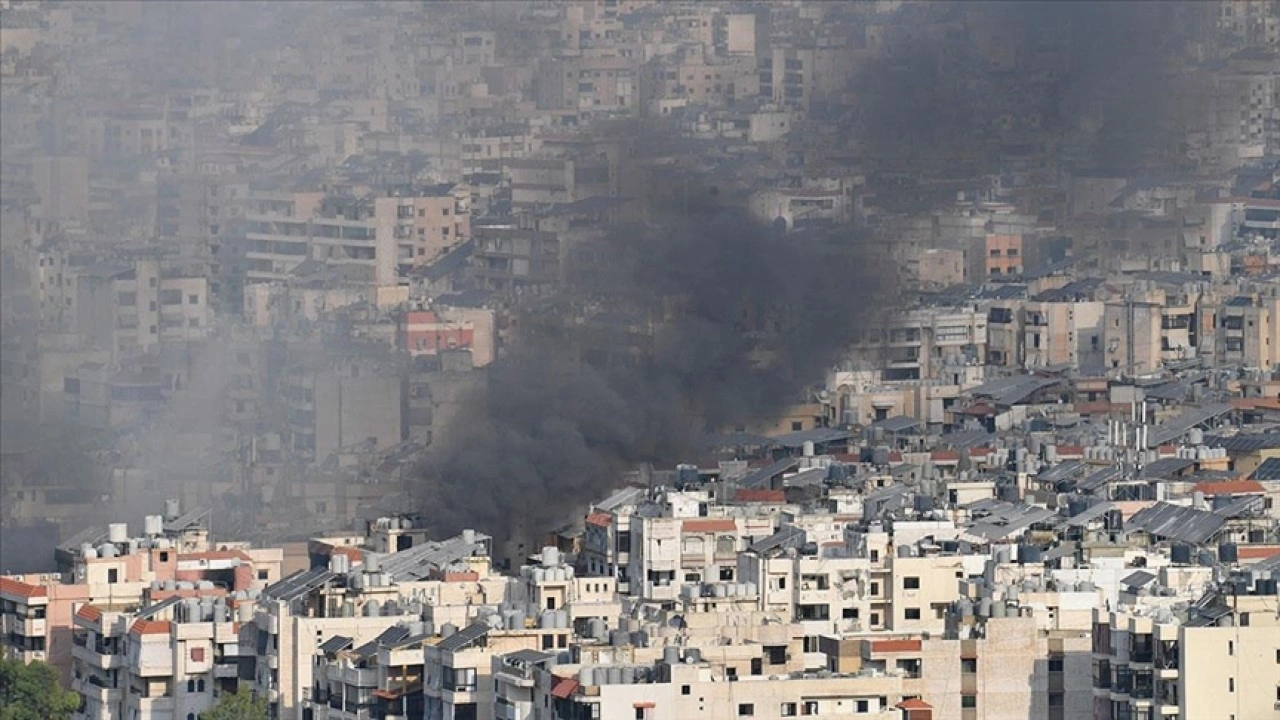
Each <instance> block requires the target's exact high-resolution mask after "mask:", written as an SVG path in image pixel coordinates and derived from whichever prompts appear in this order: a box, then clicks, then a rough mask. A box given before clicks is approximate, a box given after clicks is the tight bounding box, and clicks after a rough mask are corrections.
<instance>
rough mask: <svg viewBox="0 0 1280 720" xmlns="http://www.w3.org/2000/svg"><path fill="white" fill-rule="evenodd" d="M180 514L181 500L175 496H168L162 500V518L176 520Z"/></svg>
mask: <svg viewBox="0 0 1280 720" xmlns="http://www.w3.org/2000/svg"><path fill="white" fill-rule="evenodd" d="M181 514H182V501H180V500H178V499H177V498H169V499H168V500H165V501H164V519H165V520H177V519H178V516H179V515H181Z"/></svg>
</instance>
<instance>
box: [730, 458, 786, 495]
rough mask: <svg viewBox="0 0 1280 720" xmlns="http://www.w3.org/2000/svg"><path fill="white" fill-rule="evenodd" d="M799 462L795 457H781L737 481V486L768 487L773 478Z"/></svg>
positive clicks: (771, 483)
mask: <svg viewBox="0 0 1280 720" xmlns="http://www.w3.org/2000/svg"><path fill="white" fill-rule="evenodd" d="M799 464H800V460H799V459H797V458H783V459H781V460H779V461H777V462H775V463H773V464H771V465H769V466H768V467H763V468H760V469H759V470H756V471H755V472H753V473H751V474H750V475H747V476H746V477H744V478H742V479H741V480H739V481H738V487H744V488H753V489H760V488H769V487H772V485H773V479H774V478H775V477H777V476H779V475H781V474H782V473H784V472H787V471H788V470H791V469H792V468H794V467H795V466H797V465H799Z"/></svg>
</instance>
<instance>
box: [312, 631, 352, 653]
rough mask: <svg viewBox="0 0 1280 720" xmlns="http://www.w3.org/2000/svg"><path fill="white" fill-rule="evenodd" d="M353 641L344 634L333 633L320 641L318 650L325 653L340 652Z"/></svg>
mask: <svg viewBox="0 0 1280 720" xmlns="http://www.w3.org/2000/svg"><path fill="white" fill-rule="evenodd" d="M353 642H355V641H354V640H352V639H351V638H349V637H346V636H344V635H334V636H333V637H331V638H329V639H328V640H325V641H324V642H323V643H320V652H322V653H324V654H325V655H332V654H333V653H336V652H340V651H342V650H346V649H347V648H349V647H351V643H353Z"/></svg>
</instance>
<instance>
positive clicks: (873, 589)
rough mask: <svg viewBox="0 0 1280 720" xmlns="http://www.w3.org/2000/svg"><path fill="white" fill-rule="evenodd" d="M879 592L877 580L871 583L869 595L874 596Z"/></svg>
mask: <svg viewBox="0 0 1280 720" xmlns="http://www.w3.org/2000/svg"><path fill="white" fill-rule="evenodd" d="M879 594H880V583H878V582H873V583H871V597H876V596H877V595H879Z"/></svg>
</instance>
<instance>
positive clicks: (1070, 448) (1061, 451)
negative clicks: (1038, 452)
mask: <svg viewBox="0 0 1280 720" xmlns="http://www.w3.org/2000/svg"><path fill="white" fill-rule="evenodd" d="M1057 452H1058V457H1084V446H1083V445H1059V446H1058V447H1057Z"/></svg>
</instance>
